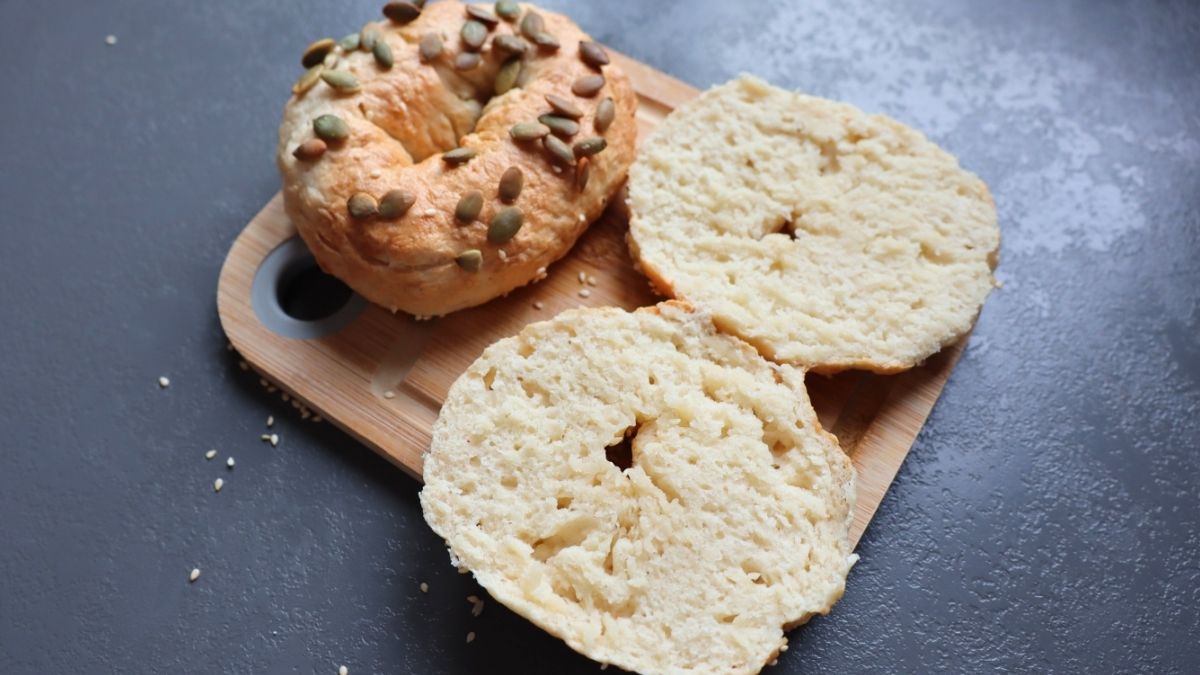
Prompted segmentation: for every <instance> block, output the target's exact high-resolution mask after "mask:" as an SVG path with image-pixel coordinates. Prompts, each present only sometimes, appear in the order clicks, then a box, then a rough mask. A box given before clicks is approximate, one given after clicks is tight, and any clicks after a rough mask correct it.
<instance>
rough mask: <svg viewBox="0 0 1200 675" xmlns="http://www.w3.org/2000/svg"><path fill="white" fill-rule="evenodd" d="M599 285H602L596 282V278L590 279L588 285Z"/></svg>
mask: <svg viewBox="0 0 1200 675" xmlns="http://www.w3.org/2000/svg"><path fill="white" fill-rule="evenodd" d="M598 283H600V282H598V281H596V277H588V285H589V286H595V285H596V284H598Z"/></svg>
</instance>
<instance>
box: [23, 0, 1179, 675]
mask: <svg viewBox="0 0 1200 675" xmlns="http://www.w3.org/2000/svg"><path fill="white" fill-rule="evenodd" d="M380 4H381V0H371V1H365V0H363V1H360V0H355V1H353V2H317V1H316V0H292V1H289V2H278V1H273V0H243V1H239V2H233V1H232V0H221V1H218V0H210V1H207V2H191V1H181V0H170V1H167V0H96V1H94V2H54V3H51V2H32V1H29V0H8V1H6V2H0V42H2V43H3V44H4V45H6V47H7V50H6V52H7V56H6V58H4V59H3V60H0V83H2V86H3V88H4V93H3V96H2V98H0V219H2V221H0V222H2V223H3V229H2V230H0V307H3V310H4V313H5V314H6V320H5V322H4V324H3V327H2V328H0V354H3V358H0V430H2V432H3V436H2V440H0V671H3V672H5V673H66V672H109V671H113V672H169V673H184V672H255V673H260V672H303V673H308V672H315V673H334V672H336V671H337V666H338V665H339V664H343V663H344V664H346V665H347V666H349V668H350V672H351V673H355V674H361V673H383V672H392V673H460V672H461V673H467V672H472V673H474V672H522V673H575V672H578V673H592V672H597V668H596V665H595V664H592V663H591V662H589V661H587V660H585V659H583V658H582V657H579V656H577V655H575V654H574V653H573V652H571V651H570V650H569V649H568V648H567V647H565V646H564V645H562V644H561V643H559V642H558V641H557V640H554V639H552V638H550V637H548V636H546V635H544V634H543V633H542V632H541V631H539V630H538V629H536V628H534V627H532V626H531V625H529V624H527V623H526V622H524V621H523V620H521V619H519V618H517V617H516V616H515V615H513V614H511V613H510V612H508V611H507V610H505V609H504V608H503V607H501V606H499V605H498V604H497V603H494V602H489V603H488V604H487V606H486V609H485V610H484V612H483V615H482V616H481V617H479V618H472V617H471V614H470V609H471V605H470V603H468V602H467V601H466V599H465V598H466V596H467V595H470V594H473V593H479V592H480V591H479V589H478V587H477V586H476V585H475V584H474V582H473V581H472V580H471V579H470V577H468V576H460V575H458V574H456V573H455V572H454V570H453V569H452V568H451V567H450V565H449V562H448V559H447V556H446V554H445V551H444V548H443V546H442V543H441V542H440V540H439V539H438V538H437V537H436V536H435V535H433V534H432V533H431V532H430V531H429V530H428V529H427V528H426V527H425V525H424V522H423V521H422V519H421V513H420V508H419V505H418V503H417V499H416V494H417V490H418V485H417V483H416V482H414V481H413V480H411V479H409V478H407V477H406V476H404V475H403V474H402V473H400V472H399V471H397V470H395V469H393V468H392V467H391V466H390V465H388V464H387V463H386V462H384V461H383V460H381V459H378V458H377V457H376V456H374V455H373V454H372V453H371V452H370V451H368V450H366V449H364V448H362V447H360V446H358V445H357V444H356V443H354V442H353V441H352V440H351V439H349V438H348V437H346V436H344V435H342V434H341V433H339V432H338V431H337V430H336V429H334V428H333V427H332V426H331V425H329V424H313V423H311V422H306V421H301V420H300V418H299V417H298V416H297V415H296V414H295V413H294V411H293V410H292V409H291V407H290V406H289V405H288V404H287V403H284V402H282V401H281V400H280V399H279V397H278V395H272V394H269V393H268V392H267V391H266V390H264V389H263V388H262V387H260V386H259V384H258V382H257V378H256V377H254V376H252V375H250V374H248V373H244V372H242V371H240V370H239V369H238V367H237V357H236V355H233V354H230V353H228V352H226V350H225V340H224V338H223V335H222V332H221V329H220V326H219V324H218V322H217V318H216V309H215V300H214V292H215V287H216V280H217V273H218V270H219V267H220V264H221V261H222V259H223V257H224V255H225V253H226V251H227V250H228V248H229V246H230V244H231V242H232V241H233V239H234V237H235V236H236V234H237V233H238V231H239V230H240V229H241V227H242V226H243V224H244V223H245V222H246V221H247V220H248V219H249V218H250V217H251V216H253V215H254V213H255V212H256V211H257V210H258V208H259V207H260V206H261V205H262V204H263V203H264V202H265V201H266V200H267V199H269V198H270V196H271V195H272V194H273V193H274V192H275V191H276V190H277V188H278V178H277V175H276V171H275V167H274V164H273V159H272V154H273V151H274V146H275V132H276V126H277V123H278V119H279V112H280V110H281V106H282V104H283V101H284V99H285V98H286V96H287V94H288V87H289V86H290V84H291V82H292V81H293V79H294V78H295V77H296V75H297V60H298V54H299V51H300V49H301V48H302V47H303V46H304V45H305V44H307V43H308V42H309V41H310V40H311V39H314V38H316V37H320V36H323V35H325V34H332V35H335V36H336V35H341V34H344V33H346V32H349V31H351V30H353V29H355V28H357V27H358V26H360V25H361V24H362V22H363V21H364V20H366V19H368V18H374V17H376V16H377V15H378V11H379V5H380ZM545 4H546V5H547V6H548V7H551V8H553V9H561V10H568V11H569V13H570V14H571V15H573V16H574V17H575V18H576V20H577V21H578V22H579V23H580V24H581V25H582V26H583V27H584V29H585V30H588V31H589V32H591V33H592V34H593V35H594V36H596V38H597V39H599V40H601V41H603V42H605V43H607V44H609V45H611V46H613V47H614V48H616V49H619V50H621V51H623V52H626V53H628V54H631V55H632V56H634V57H636V58H639V59H641V60H643V61H645V62H647V63H649V64H651V65H653V66H655V67H656V68H659V69H661V70H663V71H665V72H667V73H670V74H672V75H674V76H676V77H678V78H680V79H682V80H684V81H687V82H690V83H692V84H694V85H697V86H700V87H705V86H708V85H712V84H715V83H718V82H721V81H724V80H726V79H728V78H730V77H732V76H733V75H735V74H737V73H738V72H740V71H749V72H753V73H755V74H758V75H760V76H763V77H765V78H768V79H769V80H771V81H773V82H774V83H776V84H779V85H782V86H786V87H790V88H796V89H801V90H804V91H806V92H810V93H814V94H818V95H822V96H829V97H835V98H840V99H845V100H847V101H850V102H852V103H855V104H857V105H858V106H860V107H863V108H865V109H867V110H870V111H880V112H885V113H888V114H891V115H893V116H896V117H898V118H899V119H901V120H903V121H905V122H908V123H910V124H912V125H914V126H916V127H918V128H920V129H922V130H924V131H925V132H927V133H928V134H929V135H930V136H931V137H932V138H933V139H935V140H936V141H938V142H939V143H941V144H942V145H943V146H944V147H946V148H947V149H949V150H950V151H951V152H953V153H955V154H956V155H958V157H959V158H960V159H961V161H962V163H963V164H964V165H965V166H966V167H968V168H969V169H971V170H973V171H975V172H977V173H979V174H980V175H981V176H982V177H983V178H984V179H985V180H986V181H987V182H988V183H989V185H990V186H991V187H992V190H993V192H994V193H995V197H996V203H997V206H998V208H999V213H1000V221H1001V227H1002V229H1003V232H1004V247H1003V251H1002V261H1001V267H1000V270H999V277H1000V278H1001V280H1002V281H1003V282H1004V286H1003V288H1002V289H1000V290H998V291H997V292H996V293H994V294H993V295H992V297H991V298H990V299H989V301H988V303H987V306H986V307H985V308H984V311H983V314H982V316H981V318H980V320H979V324H978V328H977V330H976V332H975V335H974V336H973V337H972V339H971V342H970V345H969V347H968V349H967V352H966V355H965V357H964V358H963V360H962V362H961V363H960V364H959V366H958V368H957V370H956V371H955V372H954V375H953V377H952V378H951V380H950V383H949V385H948V386H947V387H946V390H945V393H944V395H943V397H942V400H941V401H940V402H939V403H938V405H937V407H936V409H935V410H934V412H933V415H932V417H931V418H930V420H929V423H928V425H927V426H926V428H925V429H924V431H923V432H922V433H921V435H920V437H919V439H918V440H917V443H916V445H915V447H914V448H913V450H912V453H911V454H910V456H909V458H908V460H907V462H906V463H905V465H904V467H903V469H902V470H901V472H900V475H899V476H898V477H897V479H896V482H895V483H894V484H893V485H892V488H891V490H890V491H889V493H888V495H887V498H886V499H885V500H884V502H883V504H882V507H881V508H880V511H879V513H878V514H877V515H876V517H875V520H874V521H873V522H872V524H871V526H870V528H869V529H868V531H867V533H866V536H865V537H864V539H863V541H862V543H861V545H860V546H859V549H858V550H859V553H860V554H861V556H862V561H861V562H860V563H859V564H858V566H857V567H856V568H855V569H854V571H853V572H852V573H851V576H850V580H849V585H848V588H847V592H846V596H845V598H844V599H843V600H842V602H841V603H840V604H838V605H837V606H836V607H835V608H834V610H833V612H832V614H831V615H829V616H827V617H823V618H819V619H816V620H814V621H813V622H812V623H811V624H809V625H808V626H806V627H804V628H801V629H799V630H797V631H794V632H793V633H792V634H791V640H792V648H791V649H790V650H789V651H788V652H787V653H786V654H784V655H783V657H782V658H781V659H780V661H779V666H778V667H777V668H775V669H772V670H770V671H769V672H792V673H798V672H801V671H803V672H846V673H860V672H947V671H949V672H970V671H1021V672H1028V671H1060V672H1099V671H1103V672H1115V671H1124V672H1129V671H1146V672H1151V671H1153V672H1186V671H1191V672H1195V670H1194V669H1195V667H1196V666H1195V664H1196V663H1197V662H1198V661H1200V611H1198V609H1197V606H1198V605H1200V452H1198V451H1200V338H1198V334H1200V265H1198V264H1197V258H1198V257H1200V114H1198V112H1197V111H1198V109H1200V77H1198V76H1197V73H1200V5H1197V4H1196V3H1193V2H1188V1H1187V0H1180V1H1176V2H1168V1H1161V2H1153V3H1151V2H1139V1H1134V0H1130V1H1116V0H1114V1H1111V2H1086V1H1083V0H1077V1H1070V0H1060V1H1056V2H1045V1H1042V0H1018V1H1015V2H1007V3H994V2H987V1H985V0H977V1H968V0H951V1H946V0H898V1H895V0H867V1H864V2H856V3H849V2H835V1H833V0H815V1H813V2H770V3H768V2H753V3H737V2H716V1H709V2H684V1H676V2H654V3H650V2H645V1H644V0H622V1H619V2H618V1H606V2H587V3H585V2H574V3H572V2H567V1H566V0H557V1H550V0H547V2H546V3H545ZM108 34H113V35H115V36H116V37H117V43H116V44H114V45H108V44H106V43H105V36H106V35H108ZM160 375H166V376H168V377H170V379H171V386H170V387H169V388H167V389H160V388H159V386H158V385H157V383H156V380H157V379H158V377H159V376H160ZM267 415H274V416H275V418H276V419H277V420H278V422H277V423H276V427H275V430H276V431H277V432H278V433H279V434H280V436H281V442H280V444H279V446H278V447H277V448H271V447H270V446H269V445H266V444H263V443H261V442H259V441H258V436H259V434H260V433H261V432H262V431H263V424H264V419H265V418H266V417H267ZM209 448H215V449H218V450H219V452H220V458H219V459H217V460H213V461H211V462H206V461H205V460H204V457H203V455H204V453H205V451H206V450H208V449H209ZM228 455H233V456H234V457H236V458H237V467H236V468H235V469H233V470H229V469H226V468H225V466H224V465H223V462H224V458H225V457H226V456H228ZM218 476H221V477H223V478H224V479H225V487H224V489H223V490H222V491H221V492H220V494H215V493H214V492H213V490H212V481H213V479H215V478H216V477H218ZM193 567H199V568H200V569H201V570H202V571H203V572H202V576H201V578H200V580H199V581H197V582H196V583H194V584H189V583H188V581H187V577H188V573H189V571H190V570H191V569H192V568H193ZM421 582H426V583H427V584H428V586H429V592H428V593H422V592H421V591H420V590H419V584H420V583H421ZM468 631H474V632H475V633H476V635H477V639H476V640H475V641H474V642H473V643H471V644H466V641H465V636H466V635H467V633H468ZM1189 664H1191V665H1189Z"/></svg>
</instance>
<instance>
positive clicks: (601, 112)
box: [592, 96, 617, 134]
mask: <svg viewBox="0 0 1200 675" xmlns="http://www.w3.org/2000/svg"><path fill="white" fill-rule="evenodd" d="M616 117H617V104H616V103H614V102H613V100H612V97H611V96H609V97H608V98H606V99H604V100H603V101H600V105H598V106H596V117H595V118H594V119H593V120H592V126H594V127H596V131H597V133H601V134H602V133H604V132H606V131H608V128H609V127H610V126H612V123H613V120H614V119H616Z"/></svg>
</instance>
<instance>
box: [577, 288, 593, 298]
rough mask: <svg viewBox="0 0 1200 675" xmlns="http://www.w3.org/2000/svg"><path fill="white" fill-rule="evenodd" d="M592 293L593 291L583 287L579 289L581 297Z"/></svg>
mask: <svg viewBox="0 0 1200 675" xmlns="http://www.w3.org/2000/svg"><path fill="white" fill-rule="evenodd" d="M591 294H592V292H591V291H589V290H588V289H586V288H581V289H580V290H579V297H581V298H586V297H588V296H590V295H591Z"/></svg>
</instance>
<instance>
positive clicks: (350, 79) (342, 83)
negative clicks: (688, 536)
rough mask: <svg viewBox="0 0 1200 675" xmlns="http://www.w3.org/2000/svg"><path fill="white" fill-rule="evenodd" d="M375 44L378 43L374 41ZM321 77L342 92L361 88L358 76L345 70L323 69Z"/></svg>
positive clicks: (346, 92)
mask: <svg viewBox="0 0 1200 675" xmlns="http://www.w3.org/2000/svg"><path fill="white" fill-rule="evenodd" d="M375 44H376V45H378V44H379V43H378V42H376V43H375ZM321 79H322V80H325V84H327V85H329V86H331V87H333V88H334V89H336V90H338V91H340V92H342V93H343V94H353V93H354V92H356V91H358V90H359V89H362V85H360V84H359V83H358V78H356V77H354V76H353V75H351V74H350V72H349V71H346V70H325V71H323V72H322V73H321Z"/></svg>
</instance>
